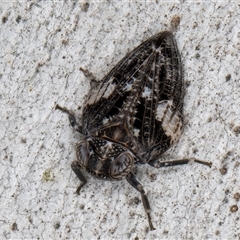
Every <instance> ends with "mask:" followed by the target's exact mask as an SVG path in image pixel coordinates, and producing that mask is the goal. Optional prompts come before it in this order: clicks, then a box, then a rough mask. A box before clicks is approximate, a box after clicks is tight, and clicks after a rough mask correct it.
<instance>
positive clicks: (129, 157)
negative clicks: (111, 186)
mask: <svg viewBox="0 0 240 240" xmlns="http://www.w3.org/2000/svg"><path fill="white" fill-rule="evenodd" d="M76 152H77V159H78V162H79V164H80V166H81V167H82V168H84V169H86V171H87V172H89V173H90V174H92V175H94V176H96V177H98V178H102V179H109V180H121V179H123V178H125V177H126V175H128V174H129V173H130V172H131V170H132V169H133V166H134V162H135V161H136V156H135V155H134V154H133V153H132V151H131V150H130V149H128V148H126V147H124V146H122V145H121V144H118V143H115V142H113V141H111V140H107V139H104V138H99V137H87V138H85V139H84V140H82V141H80V142H78V143H77V146H76Z"/></svg>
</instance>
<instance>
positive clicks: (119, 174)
mask: <svg viewBox="0 0 240 240" xmlns="http://www.w3.org/2000/svg"><path fill="white" fill-rule="evenodd" d="M133 164H134V159H133V156H132V155H130V154H129V153H128V152H124V153H122V154H121V155H119V156H118V157H117V158H115V159H114V160H113V161H112V163H111V165H110V170H109V171H110V176H111V177H112V178H113V179H117V180H120V179H122V178H124V177H126V175H127V174H129V172H130V171H131V170H132V167H133Z"/></svg>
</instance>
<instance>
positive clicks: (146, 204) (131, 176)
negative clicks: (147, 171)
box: [126, 172, 155, 230]
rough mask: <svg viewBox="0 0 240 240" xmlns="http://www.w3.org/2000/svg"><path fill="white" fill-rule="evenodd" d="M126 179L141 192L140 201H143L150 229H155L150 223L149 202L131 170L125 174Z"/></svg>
mask: <svg viewBox="0 0 240 240" xmlns="http://www.w3.org/2000/svg"><path fill="white" fill-rule="evenodd" d="M126 179H127V181H128V182H129V183H130V184H131V185H132V186H133V187H134V188H135V189H136V190H138V191H139V192H140V193H141V196H142V202H143V206H144V209H145V212H146V213H147V217H148V223H149V226H150V229H151V230H155V228H154V227H153V225H152V220H151V216H150V211H151V209H150V204H149V201H148V198H147V196H146V194H145V191H144V189H143V186H142V184H141V183H140V182H139V181H138V180H137V179H136V177H135V176H134V174H133V173H131V172H130V173H129V174H128V175H127V177H126Z"/></svg>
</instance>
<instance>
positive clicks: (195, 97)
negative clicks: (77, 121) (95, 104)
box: [0, 0, 240, 239]
mask: <svg viewBox="0 0 240 240" xmlns="http://www.w3.org/2000/svg"><path fill="white" fill-rule="evenodd" d="M87 3H88V4H87ZM0 16H1V18H0V42H1V45H0V48H1V51H0V64H1V65H0V66H1V67H0V79H1V80H0V103H1V104H0V108H1V111H0V116H1V121H0V139H1V143H0V151H1V155H0V156H1V159H0V179H1V184H0V205H1V207H0V238H1V239H10V238H11V239H26V238H27V239H59V238H60V239H240V223H239V221H240V220H239V219H240V214H239V213H240V210H237V207H239V206H240V204H239V201H238V200H239V195H238V194H237V193H239V194H240V184H239V178H240V164H239V163H240V161H239V157H240V150H239V149H240V143H239V136H240V107H239V106H240V90H239V85H240V81H239V80H240V76H239V66H240V60H239V53H240V30H239V29H240V27H239V26H240V6H239V3H238V2H237V1H236V2H233V1H199V2H192V1H161V0H159V1H137V2H135V1H89V2H81V1H21V2H10V1H9V2H8V1H2V2H1V5H0ZM177 17H179V18H180V24H179V26H178V27H176V29H175V30H176V31H175V33H174V35H175V38H176V40H177V43H178V47H179V49H180V52H181V55H182V61H183V65H184V72H185V82H186V86H187V87H186V96H185V106H184V112H185V121H186V126H185V128H184V133H183V134H182V136H181V138H180V141H179V142H178V143H177V144H176V145H175V146H174V147H173V148H171V149H170V150H169V151H168V152H167V153H166V155H165V156H164V158H165V159H180V158H183V157H196V158H199V159H203V160H207V161H212V163H213V166H212V168H211V169H209V168H207V167H206V166H202V165H199V164H192V165H187V166H179V167H174V168H166V169H154V168H151V167H150V166H147V165H146V166H145V165H144V166H141V167H140V168H139V169H138V173H137V176H138V178H139V179H140V180H141V182H142V183H143V184H144V187H145V191H146V192H147V195H148V198H149V201H150V204H151V208H152V219H153V224H154V226H155V227H156V230H155V231H150V232H149V231H148V223H147V219H146V215H145V212H144V209H143V207H142V204H141V202H140V194H139V193H138V192H137V191H136V190H135V189H133V188H132V187H131V186H129V184H128V183H127V182H126V181H121V182H104V181H99V180H97V179H94V178H92V177H91V176H89V175H87V174H85V176H86V177H87V180H88V183H87V185H86V186H85V187H84V188H83V189H82V191H81V194H80V196H77V195H76V194H75V189H76V187H77V186H78V184H79V181H78V179H77V178H76V176H75V175H74V173H73V172H72V171H71V168H70V163H71V162H72V161H73V160H74V159H75V152H74V144H75V143H76V142H77V141H78V140H79V135H78V134H76V133H74V132H73V130H72V129H71V128H70V127H69V123H68V119H67V116H66V115H64V114H62V113H61V112H59V111H54V106H55V103H59V104H61V105H63V106H66V107H68V108H70V109H72V110H73V111H74V112H75V113H76V114H78V115H79V116H81V106H82V103H83V100H84V96H85V95H86V94H87V93H88V90H89V87H90V82H89V80H88V79H86V78H85V77H84V75H83V74H82V72H81V71H80V70H79V68H80V67H85V68H87V69H89V70H90V71H91V72H92V73H93V74H94V75H96V76H97V78H98V79H99V80H101V78H102V77H103V76H104V75H105V74H106V73H107V72H108V71H109V70H110V69H111V68H112V67H113V66H114V65H115V64H116V63H117V62H118V61H119V60H120V59H121V58H122V57H123V56H124V55H125V54H126V53H127V52H129V51H130V50H132V49H133V48H134V47H135V46H137V45H138V44H140V43H141V42H142V41H144V40H146V39H147V38H149V37H150V36H152V35H153V34H155V33H157V32H159V31H163V30H169V29H172V28H173V27H172V26H171V22H172V19H176V18H177Z"/></svg>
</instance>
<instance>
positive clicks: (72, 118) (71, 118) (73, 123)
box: [55, 104, 83, 133]
mask: <svg viewBox="0 0 240 240" xmlns="http://www.w3.org/2000/svg"><path fill="white" fill-rule="evenodd" d="M55 109H58V110H60V111H62V112H64V113H67V114H68V118H69V122H70V124H71V126H72V127H73V129H74V130H75V131H77V132H79V133H83V129H82V126H81V125H79V124H78V123H77V121H76V117H75V116H74V115H73V113H71V112H70V111H69V110H68V109H67V108H65V107H61V106H59V105H58V104H57V105H56V107H55Z"/></svg>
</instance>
